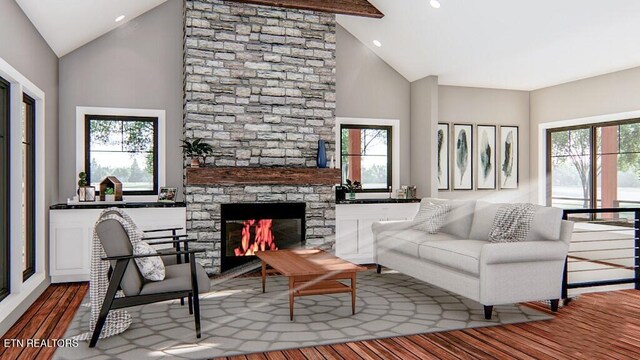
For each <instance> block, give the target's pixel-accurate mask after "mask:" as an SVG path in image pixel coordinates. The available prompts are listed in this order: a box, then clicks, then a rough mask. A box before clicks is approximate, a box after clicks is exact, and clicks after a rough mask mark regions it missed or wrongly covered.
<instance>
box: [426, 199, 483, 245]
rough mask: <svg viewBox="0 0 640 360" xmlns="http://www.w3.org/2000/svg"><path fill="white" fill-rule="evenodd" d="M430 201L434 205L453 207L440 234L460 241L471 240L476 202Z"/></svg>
mask: <svg viewBox="0 0 640 360" xmlns="http://www.w3.org/2000/svg"><path fill="white" fill-rule="evenodd" d="M428 199H429V201H432V202H433V203H434V204H441V203H448V204H450V205H451V210H449V212H448V213H447V216H446V217H445V220H444V224H443V225H442V227H441V228H440V232H443V233H447V234H449V235H453V236H455V237H456V238H459V239H469V232H470V231H471V223H472V222H473V213H474V210H475V208H476V201H475V200H446V199H436V198H428Z"/></svg>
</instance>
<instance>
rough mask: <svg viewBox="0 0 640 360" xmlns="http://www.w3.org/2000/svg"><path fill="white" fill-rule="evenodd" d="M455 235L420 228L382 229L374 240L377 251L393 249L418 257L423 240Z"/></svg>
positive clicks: (444, 238)
mask: <svg viewBox="0 0 640 360" xmlns="http://www.w3.org/2000/svg"><path fill="white" fill-rule="evenodd" d="M452 239H455V237H453V236H451V235H449V234H444V233H438V234H429V233H426V232H424V231H421V230H415V229H408V230H403V231H383V232H381V233H380V235H378V238H377V240H376V247H377V251H387V250H393V251H396V252H399V253H402V254H405V255H409V256H413V257H415V258H418V257H419V256H418V247H419V246H420V244H422V243H424V242H425V241H441V240H452Z"/></svg>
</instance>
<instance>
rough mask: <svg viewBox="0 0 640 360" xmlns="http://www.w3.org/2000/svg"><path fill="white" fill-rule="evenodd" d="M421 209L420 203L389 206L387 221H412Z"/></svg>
mask: <svg viewBox="0 0 640 360" xmlns="http://www.w3.org/2000/svg"><path fill="white" fill-rule="evenodd" d="M419 207H420V203H408V204H389V207H388V210H387V212H386V215H387V220H412V219H413V218H414V217H415V216H416V213H417V212H418V208H419Z"/></svg>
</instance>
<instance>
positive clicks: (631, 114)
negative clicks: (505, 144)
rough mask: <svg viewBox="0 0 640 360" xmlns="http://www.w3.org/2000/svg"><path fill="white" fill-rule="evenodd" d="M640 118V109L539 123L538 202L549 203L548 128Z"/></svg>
mask: <svg viewBox="0 0 640 360" xmlns="http://www.w3.org/2000/svg"><path fill="white" fill-rule="evenodd" d="M637 118H640V110H636V111H627V112H621V113H615V114H605V115H596V116H588V117H583V118H577V119H567V120H558V121H551V122H546V123H542V124H539V125H538V203H539V204H542V205H544V204H546V203H547V155H548V154H547V130H549V129H555V128H562V127H570V126H579V125H589V124H599V123H605V122H610V121H619V120H628V119H637Z"/></svg>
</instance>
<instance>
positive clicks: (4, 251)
mask: <svg viewBox="0 0 640 360" xmlns="http://www.w3.org/2000/svg"><path fill="white" fill-rule="evenodd" d="M9 91H10V87H9V83H8V82H7V81H5V80H4V79H2V78H0V300H1V299H4V298H5V297H6V296H7V295H9V196H8V195H9V194H8V192H9V101H10V95H9Z"/></svg>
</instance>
